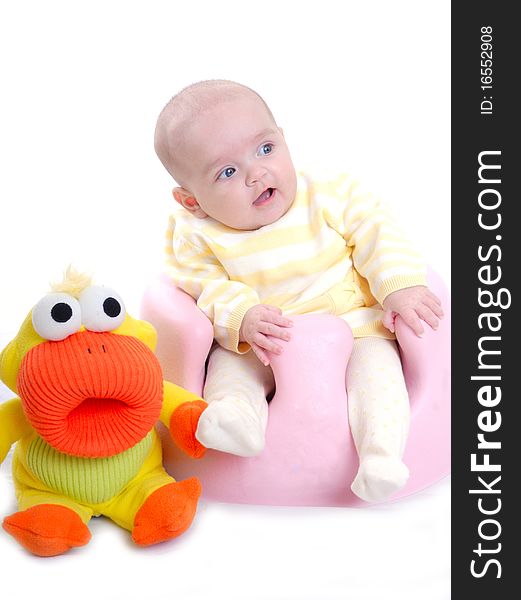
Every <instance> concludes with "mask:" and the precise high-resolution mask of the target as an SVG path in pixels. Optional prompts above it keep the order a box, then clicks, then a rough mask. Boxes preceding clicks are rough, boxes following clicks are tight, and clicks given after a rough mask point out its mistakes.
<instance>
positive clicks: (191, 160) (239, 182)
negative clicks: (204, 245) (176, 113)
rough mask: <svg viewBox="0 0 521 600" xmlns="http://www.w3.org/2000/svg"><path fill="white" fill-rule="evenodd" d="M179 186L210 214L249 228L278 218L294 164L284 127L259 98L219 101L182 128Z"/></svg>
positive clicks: (286, 202) (291, 188)
mask: <svg viewBox="0 0 521 600" xmlns="http://www.w3.org/2000/svg"><path fill="white" fill-rule="evenodd" d="M182 149H183V156H182V158H181V161H180V167H181V171H182V174H183V182H182V183H183V187H184V188H185V189H186V190H188V191H189V192H190V195H192V196H193V197H194V198H195V200H196V202H197V204H198V205H199V208H200V210H199V213H198V216H205V215H208V216H210V217H213V218H214V219H216V220H217V221H220V222H221V223H224V224H225V225H228V226H229V227H232V228H234V229H244V230H252V229H258V228H259V227H263V226H264V225H268V224H270V223H273V222H274V221H276V220H277V219H280V217H282V216H283V215H284V214H285V213H286V212H287V210H288V209H289V208H290V206H291V205H292V203H293V201H294V199H295V194H296V187H297V180H296V179H297V178H296V174H295V168H294V166H293V163H292V161H291V157H290V155H289V151H288V147H287V146H286V142H285V140H284V136H283V135H282V131H281V130H280V129H279V128H278V127H277V126H276V124H275V123H274V122H273V119H272V118H271V116H270V115H269V113H268V111H267V110H266V108H265V106H264V105H263V103H262V102H261V101H260V100H258V99H257V98H256V97H253V96H252V97H250V96H244V97H238V98H234V99H232V100H228V101H225V102H222V103H220V104H218V105H216V106H215V107H213V108H211V109H210V110H208V111H206V112H204V113H203V114H202V115H200V116H199V117H198V118H197V120H196V121H195V122H194V123H190V124H189V125H188V127H187V128H186V130H185V139H184V141H183V143H182Z"/></svg>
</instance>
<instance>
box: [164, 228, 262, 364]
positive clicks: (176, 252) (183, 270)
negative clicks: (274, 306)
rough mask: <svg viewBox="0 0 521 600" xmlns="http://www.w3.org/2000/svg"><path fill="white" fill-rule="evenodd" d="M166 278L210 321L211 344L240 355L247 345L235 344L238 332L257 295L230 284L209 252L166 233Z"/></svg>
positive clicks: (173, 234) (181, 237)
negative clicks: (189, 298)
mask: <svg viewBox="0 0 521 600" xmlns="http://www.w3.org/2000/svg"><path fill="white" fill-rule="evenodd" d="M167 239H168V243H167V248H166V251H167V274H168V275H169V277H171V279H172V280H173V281H174V283H175V284H176V285H177V286H178V287H179V288H181V289H182V290H183V291H185V292H187V293H188V294H190V296H192V298H194V299H195V300H196V301H197V306H198V307H199V308H200V309H201V310H202V311H203V313H204V314H205V315H206V316H207V317H208V318H209V319H210V321H211V322H212V324H213V328H214V337H215V340H216V341H217V342H218V343H219V344H220V345H221V346H222V347H223V348H226V349H227V350H231V351H232V352H237V353H239V354H243V353H245V352H247V351H248V350H249V348H250V346H249V344H247V343H244V342H239V330H240V327H241V323H242V319H243V317H244V315H245V314H246V311H247V310H248V309H250V308H251V307H252V306H255V305H256V304H259V303H260V299H259V296H258V295H257V293H256V292H255V291H254V290H253V289H252V288H250V287H249V286H247V285H244V284H243V283H241V282H239V281H232V280H230V278H229V277H228V274H227V273H226V271H225V270H224V268H223V266H222V265H221V263H220V262H219V261H218V259H217V258H216V257H215V256H214V255H213V253H212V252H211V250H210V249H209V248H208V247H207V246H205V245H204V242H202V241H200V245H196V244H195V243H194V241H193V240H190V241H189V240H187V239H186V238H185V237H183V236H182V235H181V234H179V233H176V232H174V229H173V223H172V221H171V227H170V228H169V232H168V233H167Z"/></svg>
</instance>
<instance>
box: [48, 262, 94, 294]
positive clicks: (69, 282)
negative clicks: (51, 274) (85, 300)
mask: <svg viewBox="0 0 521 600" xmlns="http://www.w3.org/2000/svg"><path fill="white" fill-rule="evenodd" d="M90 285H92V276H91V275H89V274H87V273H80V272H79V271H77V270H76V269H75V268H74V267H73V266H72V265H69V266H68V267H67V269H66V270H65V273H64V274H63V280H62V281H61V282H54V283H51V290H52V291H53V292H63V293H65V294H70V295H71V296H73V297H74V298H79V296H80V294H81V292H83V290H84V289H86V288H88V287H89V286H90Z"/></svg>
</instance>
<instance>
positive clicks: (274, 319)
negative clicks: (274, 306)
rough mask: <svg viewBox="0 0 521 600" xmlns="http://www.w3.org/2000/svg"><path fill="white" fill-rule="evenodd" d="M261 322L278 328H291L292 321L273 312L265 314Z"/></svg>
mask: <svg viewBox="0 0 521 600" xmlns="http://www.w3.org/2000/svg"><path fill="white" fill-rule="evenodd" d="M263 321H265V322H266V323H271V324H272V325H278V326H279V327H293V321H292V320H291V319H288V318H287V317H285V316H284V315H283V314H282V313H276V312H275V311H270V312H267V313H266V314H265V315H264V317H263ZM270 335H272V334H270Z"/></svg>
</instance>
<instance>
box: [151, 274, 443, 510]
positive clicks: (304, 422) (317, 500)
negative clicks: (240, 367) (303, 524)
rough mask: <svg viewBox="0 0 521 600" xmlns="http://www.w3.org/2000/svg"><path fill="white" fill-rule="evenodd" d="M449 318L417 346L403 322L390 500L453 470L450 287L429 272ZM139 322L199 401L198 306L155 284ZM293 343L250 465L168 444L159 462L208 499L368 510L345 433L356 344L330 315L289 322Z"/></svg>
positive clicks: (202, 350)
mask: <svg viewBox="0 0 521 600" xmlns="http://www.w3.org/2000/svg"><path fill="white" fill-rule="evenodd" d="M429 286H430V287H431V289H432V290H433V291H434V293H435V294H437V295H438V297H439V298H440V299H441V300H442V303H443V308H444V312H445V317H444V319H443V320H442V321H441V323H440V327H439V329H438V330H437V331H436V332H434V331H432V330H431V329H430V327H428V326H426V327H425V334H424V337H423V339H419V338H418V337H416V336H415V335H414V334H413V333H412V331H411V330H410V329H409V328H408V327H407V326H406V325H405V324H404V323H403V322H401V321H400V319H398V320H397V323H396V335H397V339H398V343H399V346H400V352H401V357H402V363H403V368H404V373H405V378H406V382H407V388H408V390H409V395H410V403H411V425H410V433H409V439H408V442H407V447H406V450H405V455H404V462H405V464H406V465H407V466H408V467H409V470H410V478H409V481H408V482H407V484H406V486H405V487H404V488H402V489H400V490H399V491H398V492H397V493H396V494H394V496H392V498H393V499H395V498H399V497H403V496H407V495H409V494H412V493H413V492H416V491H418V490H421V489H423V488H425V487H426V486H428V485H430V484H432V483H434V482H436V481H438V480H439V479H441V478H442V477H444V476H445V475H448V473H449V472H450V314H449V307H450V304H449V298H448V293H447V289H446V287H445V286H444V284H443V282H442V281H441V279H440V278H439V276H438V275H437V274H436V273H434V272H433V271H430V272H429ZM141 316H142V317H143V318H144V319H146V320H147V321H149V322H150V323H152V324H153V325H154V326H155V328H156V329H157V332H158V345H157V350H156V354H157V356H158V358H159V361H160V362H161V365H162V367H163V370H164V377H165V379H168V380H171V381H173V382H174V383H177V384H178V385H181V386H183V387H185V388H186V389H188V390H191V391H193V392H195V393H197V394H199V395H200V394H201V393H202V389H203V383H204V369H205V361H206V358H207V355H208V352H209V350H210V347H211V345H212V341H213V330H212V326H211V324H210V322H209V320H208V319H207V318H206V316H205V315H204V314H203V313H202V312H201V311H200V310H199V309H198V308H197V305H196V304H195V302H194V300H193V299H192V298H191V297H190V296H188V295H187V294H185V293H184V292H183V291H181V290H179V289H178V288H176V287H175V286H174V285H173V284H172V283H171V282H170V281H169V280H168V279H167V278H166V277H160V278H159V279H158V280H156V281H155V282H154V283H153V284H152V285H151V286H150V287H149V288H148V289H147V290H146V292H145V295H144V298H143V304H142V310H141ZM292 319H293V321H294V327H293V329H292V339H291V341H290V342H282V343H284V344H285V349H284V352H283V353H282V355H280V356H272V357H271V359H272V368H273V372H274V376H275V383H276V392H275V395H274V397H273V400H272V401H271V402H270V405H269V419H268V428H267V432H266V446H265V448H264V450H263V452H262V453H261V454H260V455H259V456H256V457H253V458H242V457H237V456H233V455H231V454H225V453H222V452H217V451H214V450H208V451H207V453H206V455H205V456H204V458H202V459H200V460H194V459H191V458H188V457H186V456H185V455H184V454H182V453H181V452H180V451H178V450H177V449H176V448H175V447H174V445H173V444H171V443H169V442H168V441H167V442H166V448H165V464H166V467H167V469H168V470H169V471H170V472H171V473H172V474H173V475H174V476H175V477H176V478H177V479H184V478H186V477H190V476H192V475H197V476H198V477H199V478H200V479H201V482H202V484H203V494H204V496H205V497H206V498H207V499H210V500H216V501H220V502H236V503H247V504H270V505H282V506H365V505H367V503H366V502H364V501H363V500H360V499H359V498H358V497H357V496H355V495H354V494H353V493H352V492H351V490H350V484H351V482H352V480H353V479H354V477H355V475H356V472H357V470H358V455H357V453H356V449H355V447H354V443H353V440H352V437H351V434H350V431H349V425H348V412H347V401H348V400H347V398H346V390H345V369H346V364H347V361H348V358H349V355H350V353H351V349H352V345H353V337H352V334H351V330H350V328H349V326H348V325H347V324H346V323H345V321H343V320H341V319H339V318H338V317H336V316H332V315H302V316H296V317H295V316H293V317H292Z"/></svg>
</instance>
